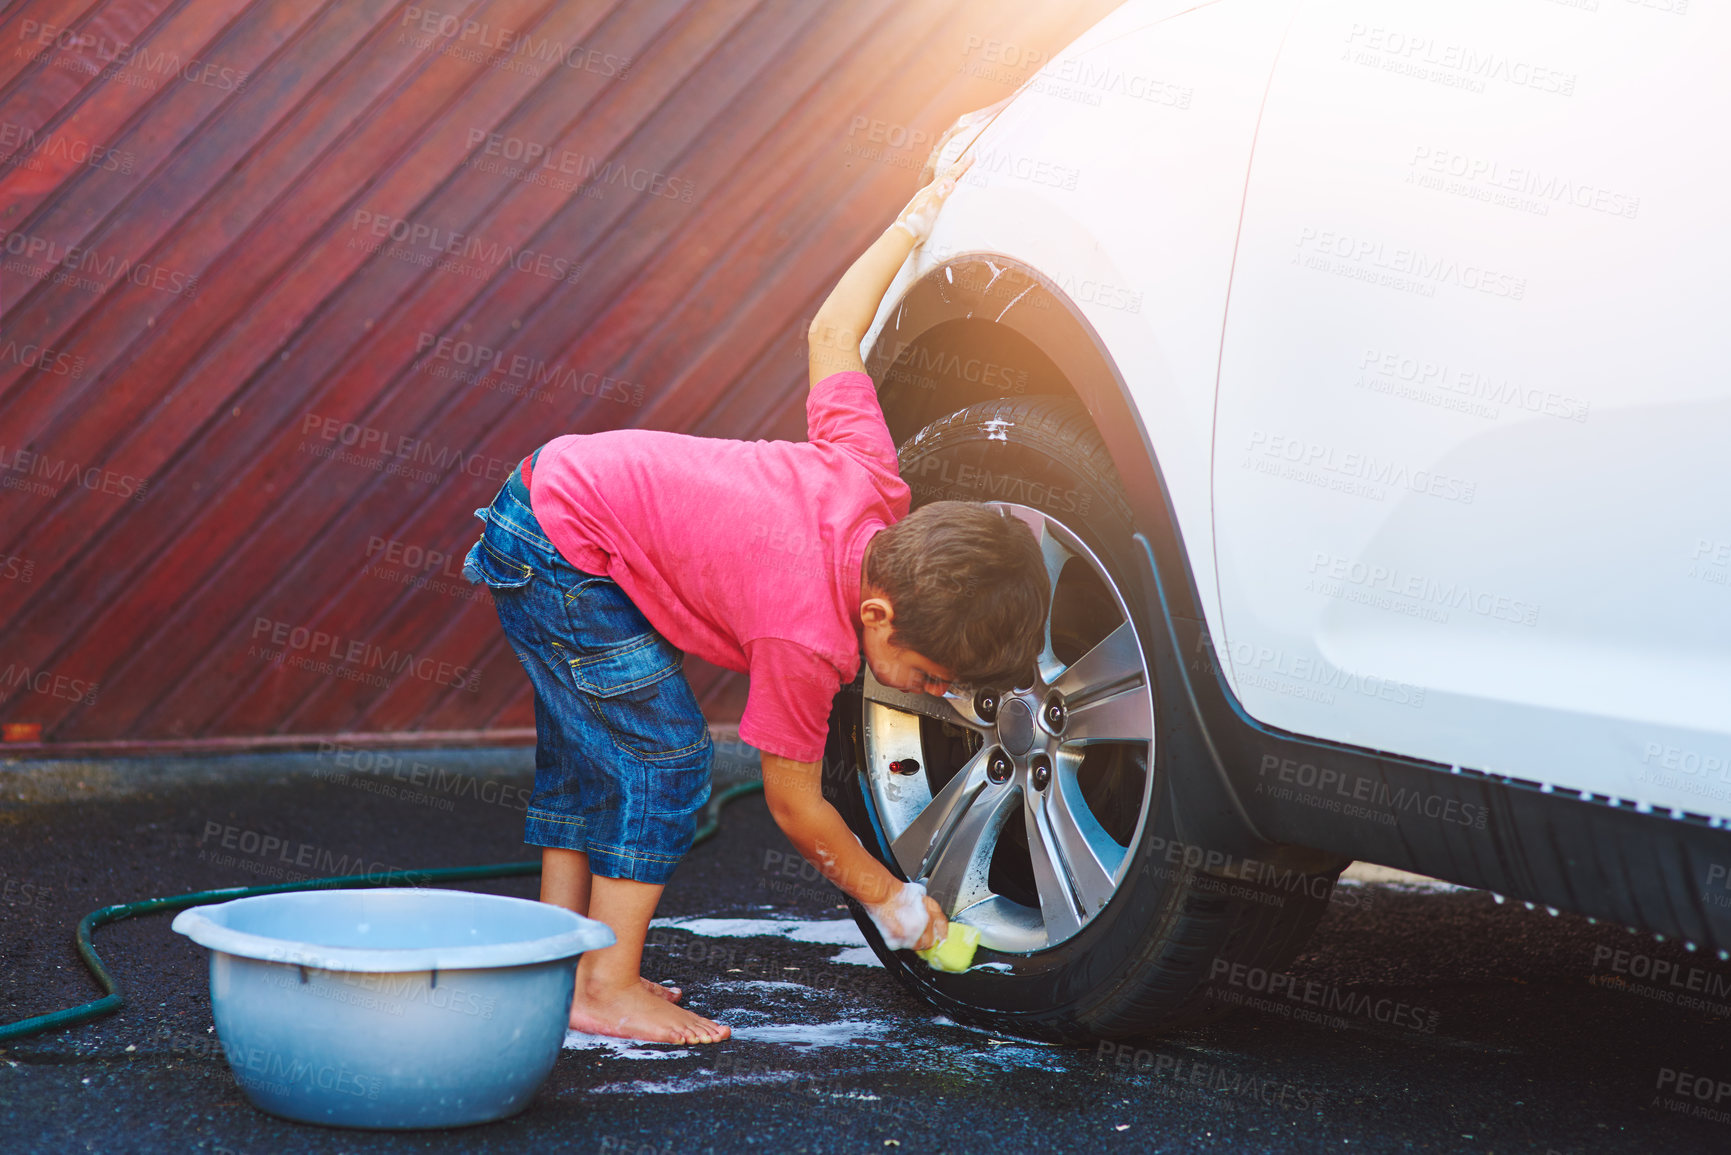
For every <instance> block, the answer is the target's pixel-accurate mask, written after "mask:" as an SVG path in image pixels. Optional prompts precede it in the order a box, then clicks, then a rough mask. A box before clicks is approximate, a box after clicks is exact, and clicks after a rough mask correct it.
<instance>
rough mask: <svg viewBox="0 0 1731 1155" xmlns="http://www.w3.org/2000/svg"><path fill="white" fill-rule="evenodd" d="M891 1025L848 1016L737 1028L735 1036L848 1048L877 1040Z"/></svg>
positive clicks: (741, 1038) (767, 1041) (749, 1040)
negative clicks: (838, 1019)
mask: <svg viewBox="0 0 1731 1155" xmlns="http://www.w3.org/2000/svg"><path fill="white" fill-rule="evenodd" d="M888 1029H889V1027H888V1025H887V1024H885V1023H875V1022H872V1021H870V1020H869V1019H846V1020H843V1021H841V1022H839V1023H789V1024H780V1023H777V1024H772V1025H766V1026H761V1027H735V1028H733V1037H734V1038H735V1039H736V1040H739V1041H742V1042H750V1043H791V1044H793V1045H795V1046H802V1047H847V1046H852V1045H853V1044H854V1043H858V1042H875V1041H876V1040H877V1036H879V1035H881V1034H883V1033H884V1032H885V1031H886V1030H888Z"/></svg>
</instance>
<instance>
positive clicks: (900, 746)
mask: <svg viewBox="0 0 1731 1155" xmlns="http://www.w3.org/2000/svg"><path fill="white" fill-rule="evenodd" d="M991 504H992V505H993V506H994V507H995V508H998V509H1002V510H1005V511H1007V512H1009V513H1011V514H1013V515H1014V516H1015V517H1017V518H1019V519H1020V520H1022V521H1023V522H1024V523H1026V524H1027V525H1028V527H1029V528H1030V529H1031V530H1033V532H1034V535H1035V537H1036V539H1037V540H1038V541H1039V543H1040V551H1041V554H1042V556H1044V558H1045V559H1046V570H1047V578H1048V583H1049V589H1050V592H1051V594H1052V597H1051V599H1050V605H1051V609H1050V611H1049V612H1048V614H1047V619H1046V623H1045V635H1046V636H1045V640H1044V645H1043V646H1042V649H1041V652H1040V657H1039V660H1038V676H1037V677H1036V678H1035V681H1034V685H1032V686H1028V687H1020V688H1010V687H987V688H981V689H980V690H979V691H978V692H974V691H968V692H965V693H959V692H956V691H952V692H951V693H949V694H946V695H944V696H943V697H937V696H934V695H929V694H911V693H907V692H904V691H901V690H895V689H892V688H890V687H888V686H884V685H882V684H881V683H879V682H878V681H877V679H875V678H874V677H873V676H872V674H871V670H870V669H869V668H867V670H866V671H865V690H864V703H863V716H862V723H863V725H862V731H863V738H864V746H865V762H866V785H867V788H868V789H869V790H870V791H871V794H872V800H873V802H874V803H875V805H876V809H877V815H878V820H879V823H880V824H881V827H882V830H883V834H884V838H885V841H887V842H888V844H889V847H890V851H891V854H892V855H893V856H894V858H895V860H896V863H897V865H899V866H900V867H901V869H902V871H903V873H904V874H905V875H906V876H907V877H908V878H910V879H916V880H919V879H923V880H924V881H925V882H926V886H927V892H928V894H930V895H931V897H933V898H934V899H936V900H937V901H938V903H939V905H940V906H942V907H943V908H944V910H945V911H946V912H947V913H948V914H949V915H950V917H952V918H956V919H959V920H960V921H963V922H966V923H968V924H970V925H973V926H975V927H978V928H979V930H980V932H981V934H980V940H981V943H982V945H984V946H987V947H990V948H992V949H994V950H997V951H1000V952H1004V953H1030V952H1033V951H1038V950H1046V949H1050V948H1051V947H1055V946H1058V945H1059V944H1061V943H1063V942H1066V941H1068V940H1069V939H1071V938H1073V937H1075V935H1076V934H1077V933H1079V932H1080V931H1081V930H1082V928H1083V927H1085V926H1086V925H1088V923H1089V922H1091V921H1093V919H1094V918H1095V917H1096V916H1098V914H1099V913H1100V911H1102V910H1104V909H1105V908H1106V906H1107V905H1108V904H1109V903H1110V902H1111V900H1112V897H1113V896H1114V895H1115V894H1116V893H1117V891H1118V888H1119V886H1120V885H1121V884H1122V883H1123V880H1124V876H1125V874H1126V872H1127V870H1128V867H1129V863H1130V858H1131V855H1130V848H1131V847H1134V846H1135V845H1136V843H1137V841H1138V839H1139V838H1140V836H1141V833H1142V828H1143V826H1144V824H1145V823H1146V822H1147V818H1148V810H1149V805H1150V801H1151V799H1152V798H1153V787H1154V773H1153V765H1154V708H1153V692H1152V685H1153V682H1152V679H1151V678H1150V677H1149V671H1148V668H1147V664H1146V661H1145V660H1144V658H1143V654H1142V646H1141V643H1140V640H1139V638H1138V637H1137V634H1136V628H1135V625H1134V623H1133V621H1132V619H1131V617H1130V613H1129V608H1128V606H1127V605H1126V603H1125V600H1124V597H1123V595H1122V593H1121V592H1120V591H1119V589H1118V587H1117V584H1116V583H1115V582H1113V580H1112V577H1111V575H1110V574H1109V573H1108V572H1107V570H1106V568H1105V566H1104V565H1103V564H1102V563H1101V562H1100V559H1099V558H1098V557H1097V556H1096V555H1095V554H1094V552H1093V551H1092V550H1091V549H1089V548H1088V546H1087V545H1086V544H1085V543H1083V541H1082V540H1081V539H1080V538H1079V537H1078V536H1077V535H1076V534H1075V533H1074V532H1073V531H1071V530H1070V529H1069V528H1068V527H1067V526H1065V525H1063V524H1062V523H1061V522H1059V521H1057V520H1056V519H1055V518H1052V517H1050V516H1048V515H1047V514H1045V513H1043V512H1042V511H1040V510H1037V509H1033V508H1030V507H1028V506H1023V505H1016V504H1012V503H1008V502H993V503H991ZM1077 605H1080V606H1081V608H1080V609H1078V608H1077ZM1114 616H1115V618H1116V624H1113V622H1112V618H1113V617H1114ZM1131 807H1133V808H1134V813H1133V822H1132V821H1131V818H1132V815H1131V813H1130V809H1129V808H1131ZM1097 809H1099V810H1101V811H1103V812H1104V813H1103V814H1097V813H1096V810H1097ZM1015 823H1019V824H1020V831H1019V834H1018V831H1017V828H1016V826H1015V825H1013V824H1015ZM1024 842H1025V846H1026V850H1025V856H1024V852H1023V843H1024Z"/></svg>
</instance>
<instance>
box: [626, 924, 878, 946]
mask: <svg viewBox="0 0 1731 1155" xmlns="http://www.w3.org/2000/svg"><path fill="white" fill-rule="evenodd" d="M649 926H650V929H652V930H653V929H659V928H666V929H669V930H683V931H688V932H690V933H691V934H697V935H702V936H703V937H704V938H785V939H791V940H792V941H794V942H811V943H821V944H824V945H827V946H865V944H866V940H865V935H863V934H861V933H860V928H859V924H858V923H856V922H854V920H853V919H851V918H822V919H788V918H657V919H653V920H651V921H650V923H649Z"/></svg>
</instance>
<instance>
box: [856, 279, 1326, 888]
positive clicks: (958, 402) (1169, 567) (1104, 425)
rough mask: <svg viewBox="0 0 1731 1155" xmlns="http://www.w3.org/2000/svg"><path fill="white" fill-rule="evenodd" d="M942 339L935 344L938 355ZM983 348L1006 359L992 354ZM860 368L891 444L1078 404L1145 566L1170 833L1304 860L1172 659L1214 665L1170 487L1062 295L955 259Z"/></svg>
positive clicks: (920, 287)
mask: <svg viewBox="0 0 1731 1155" xmlns="http://www.w3.org/2000/svg"><path fill="white" fill-rule="evenodd" d="M940 339H943V340H944V341H945V346H944V347H943V348H940V349H938V350H936V351H934V349H933V346H934V345H937V344H938V343H939V340H940ZM957 342H960V345H961V347H960V349H959V350H958V349H957V345H956V343H957ZM992 343H996V344H997V345H998V346H999V347H1000V348H1004V349H1006V350H1007V351H1006V352H1002V353H998V354H995V355H994V354H992V353H991V352H990V350H989V348H988V345H989V344H992ZM1011 361H1016V362H1019V365H1017V366H1011V365H1010V362H1011ZM865 365H866V372H867V373H868V374H870V376H871V378H872V380H873V381H875V382H877V383H878V387H879V397H880V401H881V404H882V406H883V409H884V415H885V418H886V420H887V422H888V424H889V426H890V432H891V434H892V435H893V436H894V437H895V439H896V441H897V443H898V444H899V443H901V442H903V441H905V440H906V439H907V438H909V437H911V436H913V434H914V433H916V432H918V431H919V430H920V429H922V428H924V427H925V426H926V425H927V424H929V423H930V422H932V421H934V420H937V419H938V418H940V417H944V416H947V415H949V414H950V413H953V412H955V411H957V410H960V409H964V408H966V407H968V406H970V405H973V404H975V403H977V402H980V401H986V400H992V399H995V398H1000V397H1011V396H1017V395H1021V394H1036V393H1038V394H1056V395H1060V396H1067V397H1072V398H1074V399H1075V400H1077V401H1078V402H1080V403H1081V405H1082V407H1083V408H1084V409H1085V410H1086V412H1087V414H1088V416H1089V419H1090V421H1091V422H1092V424H1093V426H1094V430H1095V432H1096V433H1097V434H1099V436H1100V439H1101V442H1102V443H1103V444H1104V445H1105V446H1106V451H1107V453H1108V455H1109V456H1110V457H1111V459H1112V464H1113V467H1114V468H1115V469H1116V470H1117V472H1118V477H1119V480H1120V481H1121V482H1122V485H1123V490H1124V494H1125V496H1126V498H1127V499H1128V501H1129V504H1130V512H1131V517H1132V520H1133V523H1134V525H1135V527H1136V530H1137V533H1136V537H1137V539H1138V540H1139V542H1140V543H1141V545H1142V546H1143V547H1144V552H1145V553H1146V554H1147V560H1148V564H1147V565H1146V566H1144V567H1143V571H1142V572H1141V573H1138V574H1126V575H1124V577H1125V578H1126V579H1127V580H1128V581H1129V582H1131V583H1132V584H1133V586H1135V587H1139V588H1138V589H1137V593H1138V594H1139V595H1140V596H1138V597H1136V598H1134V599H1133V600H1134V602H1135V612H1136V615H1137V617H1138V621H1137V623H1136V625H1137V629H1138V633H1139V634H1140V635H1141V637H1142V639H1143V647H1144V652H1145V656H1146V658H1147V660H1148V663H1149V669H1150V670H1152V671H1154V679H1155V692H1154V697H1155V711H1156V720H1155V725H1156V741H1157V749H1159V750H1160V751H1162V753H1161V754H1159V755H1157V756H1158V757H1160V758H1161V759H1162V760H1163V761H1165V762H1166V763H1167V764H1168V765H1184V766H1185V767H1186V768H1187V773H1186V774H1184V775H1176V774H1167V775H1165V776H1164V778H1165V789H1166V791H1167V805H1169V806H1171V807H1172V811H1173V814H1174V816H1175V817H1174V826H1175V829H1177V830H1178V831H1179V833H1180V835H1181V836H1182V837H1183V839H1184V840H1185V841H1186V842H1190V843H1194V844H1195V845H1198V846H1207V847H1210V848H1213V849H1216V850H1220V851H1223V852H1226V853H1230V854H1233V855H1236V856H1239V857H1241V858H1246V859H1249V858H1254V859H1257V860H1258V861H1267V862H1277V863H1280V864H1282V865H1289V866H1298V865H1301V864H1303V865H1310V864H1312V863H1313V862H1314V861H1315V860H1316V859H1317V857H1318V856H1317V854H1316V853H1315V852H1313V851H1308V850H1306V849H1304V848H1301V847H1299V846H1296V845H1282V844H1280V843H1277V842H1276V841H1275V840H1273V839H1271V838H1269V837H1267V836H1265V835H1264V834H1263V833H1262V832H1261V831H1259V830H1258V829H1257V828H1256V825H1255V824H1254V822H1253V821H1252V820H1251V817H1250V815H1249V814H1248V813H1247V811H1246V809H1245V807H1244V805H1243V804H1242V803H1241V802H1240V800H1239V797H1238V793H1237V791H1236V790H1234V788H1233V786H1232V783H1231V780H1230V778H1229V776H1228V774H1227V772H1226V768H1225V766H1224V765H1223V764H1222V761H1221V759H1220V757H1219V754H1218V751H1217V750H1216V749H1215V748H1214V746H1213V744H1212V743H1211V742H1210V741H1209V738H1208V734H1207V731H1206V728H1205V727H1204V726H1203V725H1202V721H1201V718H1200V716H1199V715H1198V713H1197V711H1196V703H1195V701H1194V694H1193V692H1192V690H1191V686H1190V679H1189V676H1188V673H1187V672H1186V670H1185V668H1184V666H1185V663H1184V661H1183V660H1182V659H1181V658H1180V655H1183V654H1187V653H1188V654H1191V655H1192V660H1194V661H1198V662H1203V663H1205V664H1206V666H1207V668H1208V669H1211V670H1212V669H1215V668H1216V663H1215V662H1214V659H1213V653H1212V643H1211V642H1210V641H1209V637H1208V631H1207V629H1206V628H1205V626H1204V624H1203V616H1202V613H1201V610H1200V600H1199V598H1198V595H1197V590H1196V585H1195V581H1194V578H1193V576H1192V570H1191V568H1190V566H1189V564H1188V561H1187V560H1186V556H1187V555H1186V554H1185V552H1184V541H1183V535H1182V532H1181V530H1180V528H1179V525H1178V519H1177V514H1176V512H1175V511H1174V509H1173V508H1172V506H1171V503H1170V500H1169V498H1168V494H1169V492H1170V491H1169V489H1168V487H1167V486H1166V484H1165V480H1164V478H1163V477H1162V475H1161V471H1160V464H1159V459H1158V457H1157V456H1156V454H1155V451H1154V446H1153V442H1152V440H1151V439H1150V438H1149V436H1148V432H1147V428H1146V426H1145V425H1144V424H1143V422H1142V418H1141V414H1140V411H1139V409H1138V407H1137V406H1136V404H1135V403H1134V402H1133V400H1132V398H1131V393H1130V389H1129V386H1128V385H1127V384H1126V382H1125V380H1124V376H1123V374H1122V373H1121V372H1120V371H1119V368H1118V365H1117V363H1116V362H1115V361H1114V360H1113V358H1112V357H1111V355H1110V354H1109V353H1108V352H1107V350H1106V346H1105V342H1104V341H1103V340H1102V339H1101V338H1100V336H1099V334H1098V333H1097V332H1096V330H1095V329H1094V327H1093V325H1092V324H1090V323H1089V321H1088V319H1087V317H1085V316H1084V315H1083V314H1082V312H1081V310H1080V309H1079V308H1078V307H1077V306H1076V304H1075V303H1074V302H1073V301H1072V300H1071V299H1070V298H1069V297H1068V295H1066V294H1065V293H1064V292H1063V291H1062V290H1061V289H1060V288H1059V287H1058V286H1056V285H1055V284H1053V283H1052V282H1051V281H1050V279H1048V278H1047V277H1045V276H1044V275H1043V274H1041V273H1040V272H1039V271H1038V270H1037V269H1034V268H1032V267H1030V266H1028V265H1025V264H1023V263H1021V262H1018V261H1016V260H1014V259H1011V258H1007V257H1004V256H1003V255H1001V254H998V253H986V252H963V253H959V254H956V255H954V256H951V257H949V258H948V259H946V260H945V261H943V262H942V263H940V264H939V265H937V266H936V267H934V268H932V269H931V270H929V271H928V272H927V273H926V274H925V275H924V276H922V277H920V278H919V279H917V280H916V281H915V282H914V283H913V284H912V285H911V286H909V288H908V289H907V291H906V292H905V293H904V294H903V295H902V297H901V298H900V300H899V301H898V302H897V303H896V305H895V306H894V307H893V308H891V309H889V310H888V312H887V315H886V316H885V319H884V323H883V325H882V326H881V327H880V328H879V329H878V331H877V333H876V334H875V337H874V338H873V340H872V344H871V348H870V350H869V352H868V353H867V356H866V358H865ZM1006 368H1012V369H1016V368H1019V369H1021V370H1024V371H1025V373H1026V379H1025V380H1024V379H1021V378H1019V377H1015V376H1006V374H1005V372H1004V370H1005V369H1006ZM1156 571H1158V572H1156Z"/></svg>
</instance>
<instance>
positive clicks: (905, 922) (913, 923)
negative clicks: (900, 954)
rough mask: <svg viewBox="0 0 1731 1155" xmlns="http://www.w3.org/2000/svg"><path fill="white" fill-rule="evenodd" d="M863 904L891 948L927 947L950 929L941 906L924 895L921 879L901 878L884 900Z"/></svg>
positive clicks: (923, 948) (924, 887) (916, 948)
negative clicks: (908, 879) (906, 880)
mask: <svg viewBox="0 0 1731 1155" xmlns="http://www.w3.org/2000/svg"><path fill="white" fill-rule="evenodd" d="M864 906H865V909H866V914H868V915H870V916H871V920H872V923H873V925H875V926H876V927H877V928H878V933H879V934H881V935H883V938H884V945H885V946H887V947H889V948H890V949H891V950H926V949H928V948H930V947H933V946H936V945H937V944H938V943H940V942H942V941H944V936H945V935H946V934H948V933H949V930H950V923H949V920H948V919H946V918H945V917H944V911H943V908H942V907H940V906H939V905H938V904H937V900H936V899H933V898H931V897H929V896H927V894H926V886H925V883H923V882H904V883H902V884H901V886H899V887H897V888H896V890H895V892H894V893H892V894H891V895H890V896H889V897H888V898H886V899H885V900H884V901H882V902H876V903H872V902H868V903H865V904H864Z"/></svg>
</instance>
